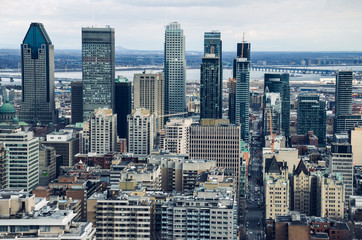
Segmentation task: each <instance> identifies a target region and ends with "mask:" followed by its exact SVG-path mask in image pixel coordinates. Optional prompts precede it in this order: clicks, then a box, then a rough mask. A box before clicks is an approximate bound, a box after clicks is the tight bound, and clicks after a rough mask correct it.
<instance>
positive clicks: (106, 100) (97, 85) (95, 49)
mask: <svg viewBox="0 0 362 240" xmlns="http://www.w3.org/2000/svg"><path fill="white" fill-rule="evenodd" d="M114 41H115V40H114V29H113V28H110V27H109V26H108V27H106V28H94V27H90V28H82V78H83V120H84V121H87V120H88V119H89V117H90V116H91V115H92V114H93V112H94V110H95V109H99V108H109V109H112V110H113V109H114V106H115V96H114V85H115V83H114V79H115V76H114V74H115V45H114V44H115V43H114Z"/></svg>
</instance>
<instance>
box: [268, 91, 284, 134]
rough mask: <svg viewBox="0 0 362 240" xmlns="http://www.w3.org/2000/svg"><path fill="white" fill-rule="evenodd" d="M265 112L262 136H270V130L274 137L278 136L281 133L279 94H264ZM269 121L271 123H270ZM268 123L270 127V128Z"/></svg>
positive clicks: (280, 102)
mask: <svg viewBox="0 0 362 240" xmlns="http://www.w3.org/2000/svg"><path fill="white" fill-rule="evenodd" d="M264 98H265V101H264V103H265V105H264V106H265V110H264V112H263V119H264V121H263V133H264V136H265V137H266V136H270V128H271V127H272V131H271V132H272V133H273V135H274V136H276V135H278V136H280V133H281V132H282V101H281V99H280V93H273V92H272V93H271V92H268V91H267V92H266V93H265V96H264ZM270 120H271V122H270ZM270 123H271V124H272V126H270Z"/></svg>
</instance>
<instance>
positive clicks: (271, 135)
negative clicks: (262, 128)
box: [269, 109, 274, 153]
mask: <svg viewBox="0 0 362 240" xmlns="http://www.w3.org/2000/svg"><path fill="white" fill-rule="evenodd" d="M269 125H270V126H269V128H270V149H271V152H272V153H273V152H274V135H273V120H272V115H271V110H270V109H269Z"/></svg>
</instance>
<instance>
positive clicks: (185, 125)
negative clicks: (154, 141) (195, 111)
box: [163, 118, 193, 154]
mask: <svg viewBox="0 0 362 240" xmlns="http://www.w3.org/2000/svg"><path fill="white" fill-rule="evenodd" d="M192 122H193V121H192V118H171V119H170V120H169V121H168V122H167V123H166V125H165V131H164V132H165V134H164V138H163V146H164V147H163V149H164V150H166V151H169V152H170V153H179V154H188V153H189V128H190V126H191V124H192Z"/></svg>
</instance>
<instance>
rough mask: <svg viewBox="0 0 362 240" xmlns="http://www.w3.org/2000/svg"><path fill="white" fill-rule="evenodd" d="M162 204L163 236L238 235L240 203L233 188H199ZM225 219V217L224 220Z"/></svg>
mask: <svg viewBox="0 0 362 240" xmlns="http://www.w3.org/2000/svg"><path fill="white" fill-rule="evenodd" d="M194 195H195V196H194V197H187V196H174V197H173V199H171V200H169V201H166V202H165V203H164V204H162V230H161V231H162V232H161V239H162V240H171V239H200V240H206V239H215V240H216V239H232V240H236V239H237V207H236V206H237V205H236V203H235V202H234V200H233V197H232V190H231V189H230V190H229V191H228V190H227V189H219V190H217V191H216V190H211V191H210V190H203V191H201V190H199V191H197V190H195V193H194ZM221 219H222V220H221Z"/></svg>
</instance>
